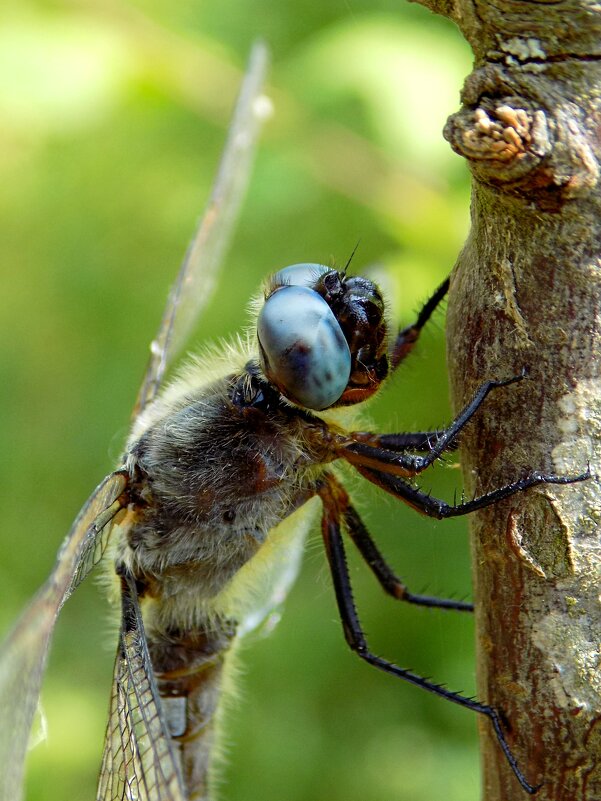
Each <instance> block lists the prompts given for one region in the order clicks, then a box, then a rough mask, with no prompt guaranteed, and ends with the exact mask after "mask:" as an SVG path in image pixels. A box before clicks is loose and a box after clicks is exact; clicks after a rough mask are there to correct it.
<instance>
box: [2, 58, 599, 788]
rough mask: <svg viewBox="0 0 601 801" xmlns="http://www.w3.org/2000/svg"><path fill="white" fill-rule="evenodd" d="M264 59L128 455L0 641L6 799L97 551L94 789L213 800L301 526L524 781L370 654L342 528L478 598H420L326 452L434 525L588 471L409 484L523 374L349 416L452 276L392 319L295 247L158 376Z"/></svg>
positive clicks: (290, 574) (223, 194)
mask: <svg viewBox="0 0 601 801" xmlns="http://www.w3.org/2000/svg"><path fill="white" fill-rule="evenodd" d="M266 66H267V54H266V51H265V48H264V47H263V46H261V45H258V46H256V47H255V49H254V51H253V54H252V56H251V61H250V65H249V68H248V71H247V74H246V77H245V79H244V81H243V85H242V89H241V92H240V96H239V99H238V102H237V105H236V109H235V113H234V118H233V121H232V124H231V127H230V134H229V137H228V141H227V143H226V146H225V149H224V155H223V157H222V161H221V165H220V169H219V171H218V175H217V178H216V182H215V185H214V188H213V191H212V194H211V198H210V201H209V204H208V208H207V210H206V212H205V215H204V217H203V219H202V220H201V223H200V225H199V228H198V231H197V233H196V236H195V238H194V240H193V242H192V244H191V246H190V248H189V250H188V253H187V255H186V258H185V259H184V262H183V265H182V267H181V269H180V272H179V275H178V277H177V279H176V282H175V284H174V287H173V289H172V291H171V293H170V296H169V298H168V302H167V306H166V309H165V312H164V315H163V318H162V321H161V324H160V326H159V329H158V333H157V335H156V337H155V339H154V340H153V342H152V344H151V349H150V351H151V355H150V360H149V364H148V367H147V370H146V372H145V375H144V378H143V381H142V386H141V388H140V391H139V394H138V397H137V400H136V404H135V407H134V411H133V417H132V424H131V431H130V435H129V437H128V440H127V443H126V446H125V451H124V456H123V459H122V461H121V463H120V464H119V466H118V467H117V469H115V470H114V471H113V472H112V473H111V474H110V475H108V476H107V477H106V478H105V479H104V480H103V481H102V482H101V483H100V484H99V486H98V487H97V488H96V489H95V490H94V492H93V493H92V495H91V496H90V498H89V499H88V501H87V502H86V503H85V505H84V506H83V508H82V510H81V512H80V513H79V515H78V517H77V519H76V520H75V522H74V524H73V526H72V528H71V531H70V532H69V534H68V535H67V538H66V539H65V541H64V543H63V545H62V547H61V549H60V551H59V553H58V556H57V561H56V565H55V567H54V570H53V571H52V573H51V575H50V577H49V578H48V580H47V581H46V583H45V584H44V585H43V586H42V588H41V589H40V590H39V592H38V593H37V595H36V596H35V597H34V598H33V600H32V601H31V602H30V604H29V606H28V607H27V608H26V609H25V611H24V612H23V614H22V615H21V617H20V618H19V619H18V621H17V623H16V625H15V626H14V628H13V629H12V631H11V633H10V634H9V635H8V637H7V639H6V640H5V642H4V643H3V645H2V647H1V649H0V708H1V709H2V710H3V725H2V727H0V801H19V799H21V798H22V785H23V775H24V762H25V756H26V751H27V743H28V738H29V732H30V729H31V726H32V721H33V718H34V714H35V711H36V708H37V705H38V698H39V694H40V688H41V683H42V677H43V673H44V668H45V664H46V661H47V655H48V650H49V647H50V641H51V637H52V632H53V628H54V625H55V621H56V618H57V616H58V614H59V612H60V610H61V608H62V606H63V605H64V603H65V602H66V600H67V599H68V598H69V597H70V595H71V594H72V593H73V592H74V590H75V589H76V588H77V587H78V586H79V584H80V583H81V582H82V581H83V580H84V579H85V578H86V577H87V576H88V574H89V573H90V572H91V571H92V569H93V568H94V566H95V565H97V564H98V563H99V562H100V561H101V560H102V562H103V564H104V565H105V566H106V568H107V570H110V571H111V574H112V577H113V578H112V586H113V587H114V592H115V594H116V595H118V596H119V599H120V604H121V630H120V634H119V638H118V648H117V655H116V659H115V667H114V675H113V683H112V691H111V694H110V703H109V720H108V724H107V728H106V735H105V745H104V752H103V755H102V762H101V768H100V775H99V782H98V790H97V795H96V799H97V801H191V799H197V800H198V799H210V798H211V797H212V770H213V763H214V758H213V755H214V751H215V740H216V733H215V719H216V714H217V712H218V709H219V704H220V701H221V696H222V685H223V679H224V673H225V671H226V670H227V666H228V664H229V662H230V661H231V658H232V654H233V652H234V651H235V649H236V645H237V643H238V642H239V641H240V639H241V637H243V636H244V634H246V633H247V632H248V631H250V630H252V629H253V628H256V627H257V626H258V625H259V624H260V622H261V621H262V620H264V619H265V617H266V616H267V615H268V614H269V612H270V611H271V610H272V609H273V608H274V607H275V606H276V605H277V604H279V603H280V602H281V600H282V599H283V598H284V597H285V595H286V593H287V591H288V589H289V587H290V586H291V584H292V582H293V580H294V577H295V575H296V571H297V569H298V564H299V560H300V557H301V554H302V550H303V544H304V540H305V538H306V536H307V534H308V532H309V531H310V529H311V527H312V525H313V522H314V521H315V522H317V519H318V518H320V520H321V533H322V537H323V542H324V546H325V553H326V557H327V562H328V564H329V567H330V572H331V576H332V583H333V587H334V592H335V596H336V601H337V605H338V610H339V613H340V618H341V622H342V628H343V634H344V637H345V639H346V641H347V644H348V645H349V647H350V648H351V649H352V650H353V651H354V652H355V653H356V654H357V655H358V656H359V657H360V658H361V659H363V660H364V661H366V662H367V663H368V664H370V665H372V666H374V667H375V668H377V669H379V670H381V671H383V672H385V673H388V674H391V675H393V676H396V677H398V678H399V679H402V680H404V681H407V682H409V683H411V684H413V685H416V686H418V687H420V688H422V689H425V690H427V691H429V692H432V693H434V694H435V695H438V696H440V697H442V698H444V699H446V700H448V701H451V702H453V703H455V704H458V705H460V706H462V707H465V708H468V709H471V710H472V711H474V712H476V713H478V714H480V715H482V716H484V717H486V718H487V719H488V720H489V722H490V725H491V726H492V727H493V729H494V732H495V734H496V737H497V741H498V744H499V747H500V748H501V749H502V751H503V753H504V755H505V757H506V759H507V761H508V763H509V765H510V767H511V768H512V770H513V772H514V774H515V776H516V779H517V781H518V782H519V783H520V784H521V786H522V788H523V789H524V791H526V792H527V793H533V792H535V791H536V789H537V788H536V786H535V785H533V784H531V783H529V781H528V780H527V779H526V777H525V775H524V773H523V771H522V769H521V767H520V766H519V765H518V761H517V758H516V756H515V755H514V754H513V752H512V751H511V749H510V746H509V744H508V742H507V739H506V736H505V730H504V725H503V717H502V714H501V712H500V711H499V710H497V709H496V708H494V707H492V706H490V705H488V704H486V703H483V702H480V701H478V700H475V699H473V698H468V697H465V696H463V695H461V694H460V693H456V692H453V691H451V690H449V689H447V688H446V687H445V686H443V685H442V684H437V683H435V682H434V681H432V680H430V679H426V678H424V677H421V676H419V675H417V674H415V673H414V672H412V671H410V670H407V669H405V668H402V667H400V666H398V665H396V664H394V663H393V662H390V661H388V660H386V659H384V658H382V657H379V656H377V655H376V654H375V653H374V652H373V651H372V650H371V649H370V646H369V644H368V642H367V639H366V636H365V634H364V632H363V629H362V626H361V622H360V619H359V616H358V612H357V609H356V606H355V602H354V599H353V591H352V586H351V581H350V575H349V570H348V567H347V559H346V553H345V540H348V541H349V542H350V543H352V544H353V545H354V546H355V547H356V548H357V550H358V552H359V554H360V556H361V557H362V558H363V559H364V561H365V563H366V565H367V567H368V568H369V569H370V570H371V571H372V573H373V574H374V576H375V578H376V579H377V581H378V582H379V583H380V585H381V587H382V588H383V589H384V591H385V592H386V593H388V594H389V595H391V596H392V597H393V598H395V599H397V600H399V601H404V602H408V603H412V604H416V605H420V606H425V607H433V608H440V609H444V610H455V611H459V612H469V611H471V610H472V606H471V604H469V603H467V602H464V601H458V600H452V599H441V598H435V597H431V596H428V595H422V594H416V593H413V592H411V591H410V590H409V588H408V587H407V586H406V585H405V584H404V583H403V582H402V581H401V580H400V579H399V578H398V576H397V575H396V574H395V573H394V571H393V570H392V569H391V567H390V566H389V565H388V563H387V562H386V560H385V559H384V557H383V555H382V554H381V552H380V551H379V549H378V547H377V545H376V542H375V541H374V539H373V538H372V535H371V533H370V532H369V530H368V529H367V527H366V525H365V524H364V523H363V521H362V519H361V517H360V515H359V513H358V512H357V510H356V508H355V506H354V505H353V502H352V500H351V498H350V497H349V494H348V493H347V491H346V489H345V487H344V482H343V479H342V477H341V473H340V472H339V470H338V464H339V463H341V462H344V463H346V464H347V465H350V466H351V467H352V468H353V469H354V470H356V471H357V472H358V473H359V474H360V475H361V476H363V478H364V479H366V480H367V481H369V482H371V483H372V484H375V485H376V486H377V487H379V488H380V489H381V490H382V491H384V492H387V493H389V494H390V495H392V496H393V497H395V498H397V499H399V500H400V501H402V502H404V503H406V504H408V505H409V506H411V507H413V508H414V509H415V510H417V511H418V512H421V513H422V514H425V515H427V516H430V517H433V518H436V519H446V518H450V517H455V516H459V515H464V514H468V513H470V512H473V511H475V510H478V509H481V508H483V507H485V506H488V505H490V504H493V503H496V502H498V501H499V500H502V499H504V498H507V497H509V496H511V495H513V494H515V493H519V492H522V491H524V490H527V489H528V488H530V487H534V486H537V485H540V484H570V483H573V482H578V481H583V480H586V479H587V478H589V472H588V471H586V472H584V473H582V474H580V475H575V476H558V475H548V474H545V473H542V472H530V473H529V474H527V475H525V476H523V477H521V478H519V479H517V480H516V481H514V482H512V483H509V484H507V485H505V486H503V487H499V488H497V489H495V490H492V491H490V492H488V493H486V494H484V495H482V496H479V497H475V498H473V499H471V500H467V501H466V500H463V501H462V502H461V503H459V504H448V503H446V502H444V501H443V500H440V499H437V498H434V497H431V496H430V495H428V494H425V493H424V492H422V491H421V490H420V489H419V487H418V486H417V485H416V484H415V482H414V479H415V477H417V476H418V475H419V474H421V473H422V472H423V471H424V470H426V469H427V468H428V467H430V466H431V465H433V464H434V463H435V462H436V461H437V460H438V459H440V458H441V457H443V455H444V454H445V453H446V452H448V451H453V450H455V449H456V448H457V447H458V445H459V439H460V435H461V432H462V430H463V429H464V427H465V426H466V425H467V424H468V423H469V421H470V419H471V418H472V417H473V416H474V414H476V413H477V412H478V410H479V409H480V407H481V406H482V404H483V403H484V401H485V399H486V397H487V396H488V395H489V394H490V393H491V392H497V391H510V390H507V388H508V387H509V386H510V385H512V384H515V383H517V382H519V381H521V380H522V379H523V378H524V377H525V374H524V372H522V373H520V374H519V375H516V376H510V377H507V378H503V379H489V380H486V381H484V382H483V383H482V384H481V386H480V387H479V388H478V390H477V391H476V393H475V394H474V396H473V398H472V399H471V401H470V402H469V403H468V404H467V405H466V407H465V408H464V409H463V410H462V411H461V412H460V413H459V414H458V415H457V417H456V418H455V419H454V420H453V421H452V422H451V424H450V425H448V426H447V427H446V428H444V429H441V430H438V431H419V432H411V433H391V434H378V433H374V432H370V431H364V430H361V429H358V428H355V427H354V425H355V424H356V420H357V419H360V418H358V417H357V414H358V413H359V411H360V409H361V407H362V405H363V404H364V403H365V402H366V401H368V400H369V399H370V398H372V397H373V396H375V395H376V393H377V392H378V391H379V390H380V388H381V387H382V386H383V385H384V384H385V382H386V380H387V378H388V377H389V376H390V375H391V374H392V373H393V372H394V371H395V370H396V369H397V368H398V367H399V366H400V365H401V364H402V362H403V361H404V359H405V358H406V357H407V356H408V355H409V354H410V353H411V352H412V350H413V348H414V347H415V345H416V343H417V342H418V340H419V337H420V334H421V331H422V329H423V328H424V326H425V325H426V323H427V322H428V320H429V319H430V317H431V316H432V314H433V313H434V311H435V310H436V309H437V308H438V307H439V305H440V303H441V301H442V300H443V299H444V297H445V295H446V293H447V290H448V288H449V280H448V279H447V280H446V281H444V282H443V283H442V285H441V286H440V287H439V288H438V289H437V290H436V291H435V292H434V293H433V295H432V297H431V298H430V300H428V301H427V303H426V304H425V305H424V306H423V308H422V309H421V311H420V313H419V314H418V316H417V319H416V320H415V321H414V322H413V323H411V324H410V325H408V326H406V327H404V328H401V329H400V330H399V331H398V332H391V331H390V330H389V326H388V323H387V314H386V308H385V301H384V298H383V295H382V293H381V291H380V290H379V288H378V286H377V285H376V284H375V283H374V282H373V281H371V280H370V279H369V278H367V277H365V276H362V275H352V274H351V273H350V269H349V267H350V265H349V264H348V263H347V265H346V267H345V268H344V269H342V270H338V269H335V268H332V267H328V266H326V265H322V264H318V263H306V262H301V263H298V264H295V265H291V266H288V267H285V268H282V269H280V270H278V271H277V272H276V273H275V274H274V275H272V276H271V277H269V278H268V279H267V280H266V282H265V284H264V287H263V292H262V297H261V299H260V301H259V302H257V303H256V304H255V305H256V308H255V326H254V329H253V331H252V332H251V333H250V334H249V335H248V336H247V337H246V338H243V337H241V338H240V339H239V340H238V341H237V342H236V344H235V345H233V346H230V347H226V348H225V349H224V351H223V352H222V353H220V354H219V355H217V356H212V357H209V356H207V355H204V356H201V357H196V358H192V359H191V360H190V361H188V362H187V363H185V365H184V367H183V368H182V369H181V370H180V372H179V374H178V375H177V376H176V377H175V379H174V380H172V381H168V380H167V378H166V376H167V375H168V373H169V371H170V369H171V367H172V366H173V363H174V361H175V359H176V357H177V355H178V354H179V353H180V352H181V349H182V346H183V344H184V343H185V342H186V340H187V338H188V337H189V335H190V332H191V331H192V329H193V328H194V326H195V325H196V324H197V322H198V320H199V318H200V316H201V314H202V312H203V310H204V309H205V308H206V305H207V303H208V300H209V297H210V294H211V290H212V287H213V285H214V284H215V282H216V280H217V274H218V270H219V267H220V264H221V262H222V261H223V254H224V251H225V247H226V244H227V240H228V238H229V236H230V233H231V230H232V227H233V224H234V220H235V217H236V213H237V210H238V208H239V206H240V204H241V202H242V198H243V195H244V189H245V186H246V183H247V179H248V174H249V170H250V166H251V162H252V155H253V152H254V148H255V143H256V140H257V136H258V134H259V130H260V128H261V124H262V121H263V119H264V118H265V115H266V110H267V108H268V101H267V100H266V98H265V95H264V91H263V84H264V79H265V72H266Z"/></svg>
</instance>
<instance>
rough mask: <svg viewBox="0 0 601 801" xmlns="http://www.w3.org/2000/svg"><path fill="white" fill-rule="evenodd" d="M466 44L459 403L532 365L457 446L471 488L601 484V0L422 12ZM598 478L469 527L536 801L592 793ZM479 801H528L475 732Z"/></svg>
mask: <svg viewBox="0 0 601 801" xmlns="http://www.w3.org/2000/svg"><path fill="white" fill-rule="evenodd" d="M423 5H426V6H427V7H429V8H431V9H432V10H433V11H436V12H437V13H440V14H443V15H445V16H448V17H450V18H451V19H453V20H454V21H455V22H456V23H457V24H458V26H459V28H460V29H461V31H462V32H463V34H464V35H465V37H466V39H467V40H468V42H469V43H470V44H471V46H472V48H473V50H474V56H475V64H474V70H473V72H472V73H471V75H470V76H468V78H467V79H466V82H465V85H464V88H463V92H462V96H461V100H462V106H461V108H460V110H459V111H458V112H457V113H455V114H453V115H452V116H451V118H450V119H449V121H448V123H447V126H446V128H445V136H446V138H447V139H448V140H449V142H450V144H451V146H452V147H453V148H454V149H455V150H456V151H457V152H458V153H460V154H461V155H463V156H464V157H465V158H466V161H467V163H468V165H469V168H470V170H471V172H472V176H473V193H472V206H471V214H472V225H471V231H470V234H469V237H468V240H467V242H466V244H465V246H464V248H463V250H462V252H461V254H460V256H459V258H458V261H457V264H456V266H455V268H454V271H453V275H452V281H451V291H450V295H449V311H448V362H449V372H450V381H451V392H452V398H453V403H454V406H455V408H456V409H459V408H461V407H462V406H463V405H464V404H465V402H466V401H467V400H468V398H469V397H470V396H471V395H472V394H473V392H474V390H475V388H476V387H477V385H478V384H479V383H481V382H482V381H483V380H484V379H488V378H507V377H509V376H511V375H516V374H518V373H519V372H520V371H521V370H522V369H523V368H524V367H527V368H528V380H527V381H523V382H521V383H520V384H518V385H513V386H511V387H507V388H506V389H504V390H502V391H499V392H498V393H497V394H496V395H495V396H494V397H491V398H489V399H488V400H487V401H486V404H485V406H484V408H483V409H482V410H481V411H480V412H479V413H478V416H477V418H476V420H475V421H474V422H473V423H472V424H470V426H469V428H468V430H467V431H466V434H465V436H464V438H463V440H462V448H463V449H462V463H463V469H464V474H465V482H466V487H467V489H468V491H470V492H473V493H477V494H480V493H482V492H484V491H487V490H490V489H491V488H493V487H495V486H498V485H501V484H504V483H507V482H508V481H511V480H513V479H515V478H518V477H520V475H522V474H523V473H524V472H527V471H530V470H544V471H545V472H551V473H558V474H563V475H565V474H577V473H579V472H581V471H583V470H584V469H586V466H587V463H590V465H591V469H592V472H593V473H601V186H600V181H599V178H600V161H601V137H600V135H599V133H600V130H601V126H600V123H601V7H600V6H599V5H597V4H595V3H593V2H586V1H585V0H571V1H569V0H568V1H566V2H561V0H559V1H556V0H553V1H552V2H550V1H549V0H547V2H543V1H540V0H539V2H536V1H535V0H530V1H528V0H521V2H520V1H519V0H496V1H495V2H483V0H482V1H476V2H471V1H470V0H455V2H450V1H448V2H446V1H444V0H442V1H439V0H425V2H423ZM600 486H601V485H600V482H599V481H598V480H597V479H595V478H593V479H592V480H590V481H588V482H585V483H582V484H576V485H572V486H566V487H548V486H547V487H545V486H543V487H539V488H537V489H535V490H530V491H529V492H527V493H524V494H522V495H520V496H516V497H514V498H511V499H508V500H506V501H503V502H502V503H499V504H497V505H496V506H494V507H492V508H489V509H485V510H482V511H481V512H478V513H477V514H475V515H474V516H473V519H472V522H471V530H472V552H473V564H474V568H473V571H474V597H475V601H476V606H477V614H476V633H477V647H478V692H479V695H480V697H481V698H482V700H484V701H486V702H488V703H490V704H492V705H494V706H495V707H498V708H499V709H501V710H502V712H503V714H504V716H505V717H506V719H507V724H508V735H507V737H508V741H509V743H510V746H511V748H512V750H513V752H514V753H515V755H516V757H517V758H518V760H519V764H520V767H521V769H522V770H523V772H524V774H525V776H526V777H527V779H528V781H530V782H532V783H533V784H538V783H542V787H541V789H540V790H539V792H538V795H537V798H538V799H540V801H551V799H552V801H599V799H601V653H600V650H601V602H600V597H599V596H600V590H601V574H600V563H601V542H600V540H601V538H600V521H601V497H600ZM481 735H482V755H483V782H484V785H483V794H482V797H483V798H484V799H486V801H514V799H515V801H518V800H519V799H523V798H524V797H525V793H524V791H523V790H522V788H520V786H519V784H518V783H517V781H516V779H515V777H514V776H513V774H512V772H511V770H510V769H509V766H508V765H507V763H506V761H505V759H504V757H503V755H502V753H501V752H500V749H499V748H498V744H497V743H496V741H495V738H494V734H493V732H492V731H491V729H490V727H489V726H487V725H486V721H482V725H481Z"/></svg>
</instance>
